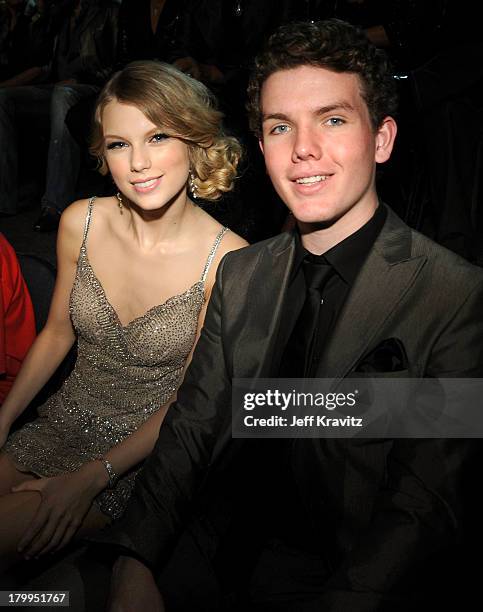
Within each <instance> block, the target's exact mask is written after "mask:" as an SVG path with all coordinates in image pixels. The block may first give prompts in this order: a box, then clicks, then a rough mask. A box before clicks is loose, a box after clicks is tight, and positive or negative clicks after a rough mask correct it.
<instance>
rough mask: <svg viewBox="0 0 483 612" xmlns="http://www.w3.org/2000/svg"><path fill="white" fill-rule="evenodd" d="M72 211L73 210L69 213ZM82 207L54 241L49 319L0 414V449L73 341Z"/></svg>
mask: <svg viewBox="0 0 483 612" xmlns="http://www.w3.org/2000/svg"><path fill="white" fill-rule="evenodd" d="M71 208H72V210H71ZM83 216H85V204H84V203H79V204H73V205H72V206H71V207H69V208H67V209H66V212H65V213H64V214H63V215H62V219H61V223H60V226H59V233H58V238H57V262H58V263H57V278H56V283H55V288H54V293H53V296H52V302H51V306H50V311H49V316H48V319H47V322H46V324H45V327H44V328H43V330H42V331H41V332H40V334H39V335H38V336H37V338H36V340H35V342H34V343H33V344H32V347H31V348H30V351H29V352H28V354H27V356H26V358H25V360H24V362H23V365H22V368H21V369H20V372H19V373H18V375H17V377H16V379H15V383H14V384H13V386H12V388H11V390H10V393H9V394H8V397H7V398H6V399H5V401H4V403H3V405H2V410H1V411H0V448H1V447H2V446H3V443H4V442H5V439H6V436H7V434H8V431H9V429H10V427H11V425H12V423H13V422H14V421H15V419H16V418H17V417H18V416H19V415H20V414H21V413H22V412H23V411H24V410H25V408H26V407H27V406H28V404H29V403H30V402H31V400H32V399H33V398H34V397H35V395H36V394H37V393H38V392H39V391H40V389H41V388H42V387H43V386H44V385H45V383H46V382H47V381H48V380H49V379H50V377H51V376H52V374H53V373H54V372H55V370H56V369H57V368H58V366H59V365H60V363H61V362H62V360H63V359H64V357H65V356H66V355H67V353H68V351H69V349H70V348H71V346H72V344H73V343H74V340H75V335H74V330H73V328H72V323H71V321H70V315H69V297H70V292H71V289H72V284H73V282H74V277H75V272H76V263H77V256H78V253H79V248H80V244H81V241H82V227H83Z"/></svg>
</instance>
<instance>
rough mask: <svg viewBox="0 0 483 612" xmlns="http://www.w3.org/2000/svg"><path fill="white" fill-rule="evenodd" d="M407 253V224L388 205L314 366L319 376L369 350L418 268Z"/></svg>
mask: <svg viewBox="0 0 483 612" xmlns="http://www.w3.org/2000/svg"><path fill="white" fill-rule="evenodd" d="M425 261H426V258H425V257H421V256H412V255H411V230H410V229H409V227H408V226H406V225H405V224H404V223H403V222H402V221H401V220H400V219H399V218H398V217H397V216H396V215H395V214H394V213H392V212H391V210H389V209H388V216H387V219H386V222H385V224H384V227H383V228H382V230H381V233H380V234H379V236H378V238H377V240H376V242H375V243H374V247H373V249H372V250H371V252H370V254H369V256H368V258H367V260H366V262H365V263H364V265H363V267H362V269H361V272H360V274H359V276H358V278H357V280H356V283H355V285H354V287H353V289H352V290H351V292H350V294H349V296H348V298H347V301H346V303H345V305H344V308H343V309H342V312H341V314H340V316H339V319H338V321H337V323H336V325H335V328H334V331H333V334H332V335H331V337H330V338H329V342H328V345H327V348H326V350H325V352H324V355H323V357H322V360H321V362H320V364H319V367H318V369H317V376H318V377H321V378H327V377H330V378H332V377H334V378H341V377H344V376H346V375H347V374H348V373H349V372H350V371H351V370H352V369H353V368H354V366H355V365H356V364H357V362H358V361H359V360H360V358H361V357H362V356H363V355H364V354H365V353H366V352H367V350H368V348H369V346H370V343H371V341H372V340H373V338H374V337H375V336H376V334H377V333H378V331H379V330H380V328H381V327H382V326H383V325H384V323H385V321H386V320H387V318H388V317H389V316H390V315H391V314H392V313H393V312H394V310H395V308H396V307H397V306H398V304H399V303H400V302H401V300H402V299H403V297H404V295H405V294H406V292H407V291H408V289H409V288H410V287H411V285H412V284H413V283H414V281H415V279H416V277H417V276H418V274H419V272H420V271H421V269H422V267H423V266H424V263H425Z"/></svg>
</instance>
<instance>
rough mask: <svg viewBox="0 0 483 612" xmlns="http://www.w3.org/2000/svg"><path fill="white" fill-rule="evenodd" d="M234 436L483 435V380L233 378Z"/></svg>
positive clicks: (375, 436)
mask: <svg viewBox="0 0 483 612" xmlns="http://www.w3.org/2000/svg"><path fill="white" fill-rule="evenodd" d="M232 435H233V437H234V438H356V437H360V438H483V379H481V378H398V377H394V378H393V377H388V378H344V379H339V380H336V379H332V378H331V379H328V378H259V379H247V378H235V379H233V392H232Z"/></svg>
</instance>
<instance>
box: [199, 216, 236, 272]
mask: <svg viewBox="0 0 483 612" xmlns="http://www.w3.org/2000/svg"><path fill="white" fill-rule="evenodd" d="M229 231H230V230H229V229H228V228H227V227H222V228H221V230H220V232H219V234H218V236H217V237H216V238H215V242H214V243H213V246H212V247H211V251H210V254H209V255H208V259H207V260H206V263H205V267H204V270H203V274H202V275H201V282H202V283H204V282H205V280H206V277H207V276H208V272H209V270H210V266H211V262H212V261H213V259H214V257H215V255H216V251H217V250H218V247H219V246H220V242H221V240H222V238H223V236H224V235H225V234H226V232H229Z"/></svg>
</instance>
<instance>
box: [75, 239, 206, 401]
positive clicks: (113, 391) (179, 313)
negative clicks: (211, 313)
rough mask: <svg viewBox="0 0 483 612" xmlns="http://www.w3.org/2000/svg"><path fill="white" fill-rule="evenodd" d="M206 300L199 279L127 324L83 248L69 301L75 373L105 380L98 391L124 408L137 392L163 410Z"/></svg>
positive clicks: (191, 342) (177, 381) (186, 354)
mask: <svg viewBox="0 0 483 612" xmlns="http://www.w3.org/2000/svg"><path fill="white" fill-rule="evenodd" d="M203 301H204V282H203V281H198V282H197V283H195V284H194V285H193V286H192V287H190V288H189V289H188V290H187V291H185V292H184V293H182V294H180V295H176V296H173V297H171V298H169V299H168V300H167V301H166V302H164V303H163V304H159V305H158V306H155V307H154V308H151V309H150V310H148V311H147V312H146V313H145V314H144V315H142V316H141V317H138V318H136V319H134V320H133V321H131V322H130V323H129V324H128V325H126V326H123V325H122V324H121V322H120V321H119V318H118V316H117V314H116V312H115V310H114V308H113V307H112V306H111V304H110V303H109V301H108V299H107V297H106V295H105V293H104V290H103V288H102V285H101V284H100V282H99V280H98V279H97V277H96V275H95V273H94V270H93V269H92V266H91V265H90V263H89V259H88V256H87V251H86V248H85V247H84V246H83V247H82V249H81V253H80V255H79V261H78V264H77V274H76V278H75V282H74V286H73V289H72V293H71V299H70V312H71V318H72V322H73V325H74V327H75V330H76V332H77V336H78V359H77V364H76V369H78V368H81V369H82V370H83V374H84V376H83V378H84V379H85V380H86V381H92V380H102V385H101V387H100V388H99V390H98V393H99V394H101V395H102V396H107V397H105V399H106V400H107V399H110V400H112V396H113V395H119V394H120V395H121V398H120V406H121V407H122V406H123V405H124V404H125V401H123V400H122V395H123V390H126V393H127V392H129V393H128V394H129V396H130V399H129V401H130V402H132V400H133V398H132V393H133V392H136V391H137V392H139V393H142V394H143V396H144V397H143V401H144V402H146V400H147V399H148V396H149V394H150V392H152V393H154V395H155V400H156V403H157V404H158V407H159V405H160V401H161V403H163V400H165V399H167V397H166V398H165V397H164V396H165V395H167V396H168V397H169V395H171V394H172V393H173V392H174V391H175V389H176V387H177V385H178V384H179V377H180V375H181V373H182V370H183V367H184V363H185V361H186V358H187V356H188V354H189V352H190V350H191V347H192V346H193V342H194V339H195V335H196V329H197V325H198V317H199V313H200V310H201V307H202V305H203ZM161 391H162V392H161ZM118 401H119V400H118ZM136 403H137V402H136ZM126 407H127V406H126Z"/></svg>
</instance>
